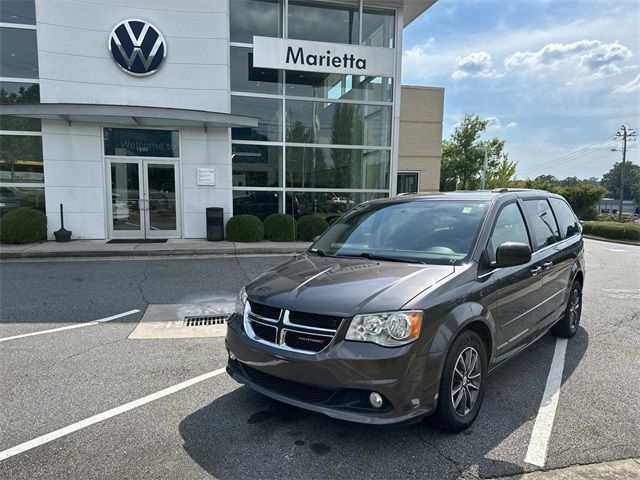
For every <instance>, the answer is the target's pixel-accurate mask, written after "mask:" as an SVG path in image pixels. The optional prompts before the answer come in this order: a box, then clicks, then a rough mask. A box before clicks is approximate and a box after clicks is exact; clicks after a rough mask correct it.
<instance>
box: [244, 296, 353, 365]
mask: <svg viewBox="0 0 640 480" xmlns="http://www.w3.org/2000/svg"><path fill="white" fill-rule="evenodd" d="M248 305H249V308H248V309H247V311H246V314H245V318H244V325H245V331H246V332H247V335H248V336H249V337H251V338H253V339H254V340H256V341H258V342H261V343H266V344H269V345H273V346H274V347H278V348H282V349H284V350H293V351H296V352H300V353H308V354H315V353H318V352H321V351H323V350H324V349H325V348H327V347H328V346H329V344H330V343H331V342H332V341H333V338H334V337H335V334H336V332H337V331H338V328H339V327H340V324H341V323H342V318H340V317H332V316H328V315H316V314H313V313H306V312H295V311H293V312H290V311H289V310H282V309H280V308H275V307H270V306H267V305H263V304H259V303H255V302H251V301H250V302H249V303H248ZM283 312H284V313H283Z"/></svg>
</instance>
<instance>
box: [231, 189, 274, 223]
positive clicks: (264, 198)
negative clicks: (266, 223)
mask: <svg viewBox="0 0 640 480" xmlns="http://www.w3.org/2000/svg"><path fill="white" fill-rule="evenodd" d="M281 209H282V193H281V192H263V191H240V190H235V191H234V192H233V214H234V215H255V216H256V217H258V218H260V219H261V220H264V219H265V218H267V217H268V216H269V215H271V214H272V213H280V212H281Z"/></svg>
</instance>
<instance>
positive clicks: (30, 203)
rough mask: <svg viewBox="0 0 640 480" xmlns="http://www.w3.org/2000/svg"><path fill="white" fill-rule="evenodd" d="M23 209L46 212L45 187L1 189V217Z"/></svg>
mask: <svg viewBox="0 0 640 480" xmlns="http://www.w3.org/2000/svg"><path fill="white" fill-rule="evenodd" d="M22 207H29V208H35V209H36V210H42V211H43V212H44V211H45V208H44V207H45V205H44V187H0V217H2V216H3V215H4V214H5V213H8V212H10V211H11V210H15V209H16V208H22Z"/></svg>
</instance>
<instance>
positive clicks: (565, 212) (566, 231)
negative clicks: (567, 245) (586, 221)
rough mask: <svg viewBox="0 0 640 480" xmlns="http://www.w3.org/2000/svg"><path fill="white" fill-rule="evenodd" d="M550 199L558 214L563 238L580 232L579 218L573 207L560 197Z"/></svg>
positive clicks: (557, 217)
mask: <svg viewBox="0 0 640 480" xmlns="http://www.w3.org/2000/svg"><path fill="white" fill-rule="evenodd" d="M550 201H551V206H552V207H553V211H554V212H555V214H556V219H557V220H558V225H559V226H560V235H561V236H562V238H563V239H564V238H568V237H571V236H573V235H576V234H577V233H578V232H580V227H579V226H578V219H577V218H576V216H575V215H574V213H573V210H571V207H570V206H569V205H567V202H565V201H564V200H560V199H559V198H551V199H550Z"/></svg>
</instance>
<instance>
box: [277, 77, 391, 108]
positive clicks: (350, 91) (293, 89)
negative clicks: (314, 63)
mask: <svg viewBox="0 0 640 480" xmlns="http://www.w3.org/2000/svg"><path fill="white" fill-rule="evenodd" d="M286 76H287V95H290V96H297V97H314V98H327V99H331V100H338V99H340V100H365V101H372V102H390V101H392V100H393V79H392V78H387V77H364V76H361V75H341V74H339V73H321V72H297V71H287V72H286Z"/></svg>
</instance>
